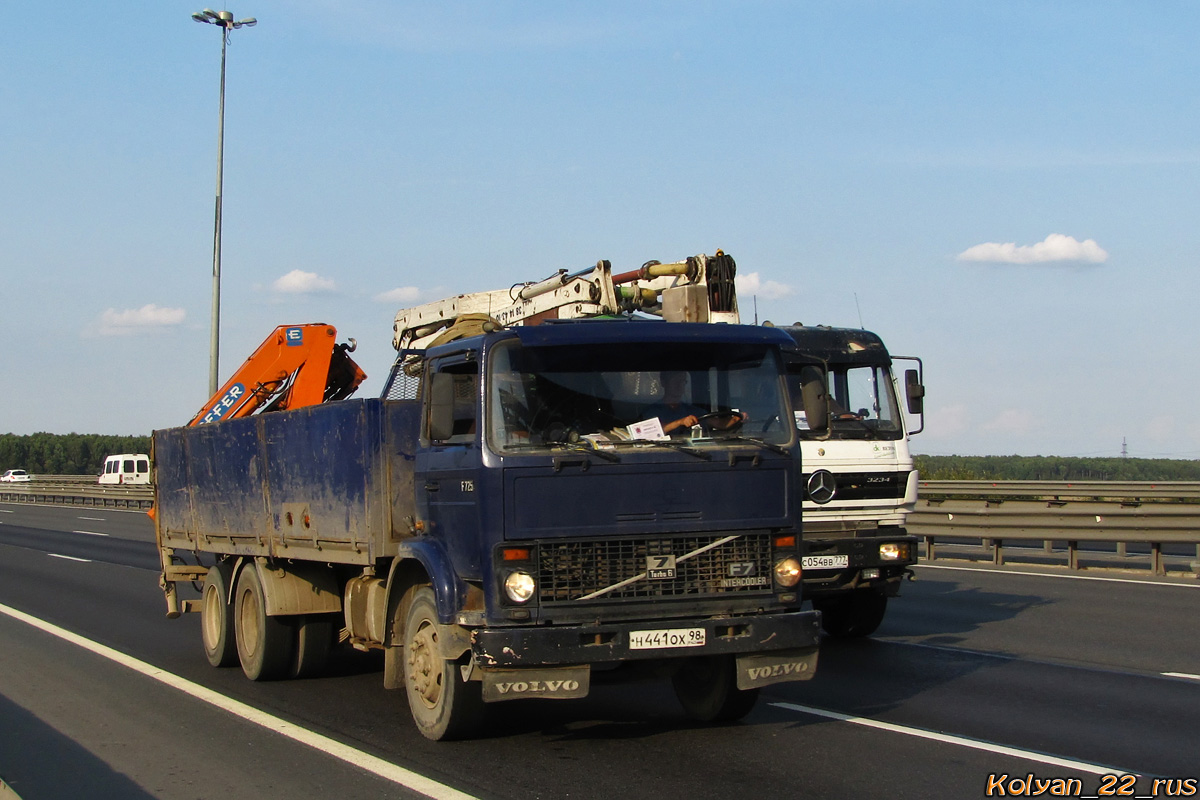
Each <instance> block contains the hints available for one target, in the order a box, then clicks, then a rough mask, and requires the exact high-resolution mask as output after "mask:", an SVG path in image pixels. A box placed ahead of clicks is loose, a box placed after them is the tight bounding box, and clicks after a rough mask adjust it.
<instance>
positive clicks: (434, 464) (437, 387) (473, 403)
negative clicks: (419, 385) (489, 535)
mask: <svg viewBox="0 0 1200 800" xmlns="http://www.w3.org/2000/svg"><path fill="white" fill-rule="evenodd" d="M428 369H429V372H428V374H427V381H426V386H427V387H428V391H427V392H426V393H425V403H424V409H423V412H424V414H423V418H424V421H423V435H422V439H424V441H425V444H426V446H425V447H422V448H421V450H420V451H419V452H418V455H417V463H416V481H415V484H416V485H415V489H416V500H417V511H418V513H419V514H421V516H422V518H423V519H425V520H426V526H427V528H426V529H427V530H428V531H429V532H430V534H431V535H432V536H434V537H435V538H436V539H437V540H439V541H440V542H441V543H442V544H443V545H444V546H445V547H446V549H447V551H448V553H449V555H450V557H451V559H452V561H453V563H454V565H455V567H456V569H457V570H458V572H459V574H460V575H462V576H463V577H475V578H478V577H479V576H480V574H481V573H480V549H481V548H480V536H479V534H480V516H479V505H480V503H479V490H480V489H481V488H482V486H481V484H482V481H481V480H480V478H481V475H480V471H481V469H482V464H483V459H482V450H481V447H482V445H481V442H480V435H481V430H482V427H483V426H482V424H481V419H482V418H481V416H480V409H481V406H482V400H481V395H480V375H479V360H478V358H476V357H475V353H473V352H469V353H461V354H456V355H454V356H449V357H445V358H441V359H435V360H433V361H431V362H430V364H429V366H428Z"/></svg>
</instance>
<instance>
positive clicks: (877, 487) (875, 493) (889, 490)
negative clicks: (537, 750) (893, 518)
mask: <svg viewBox="0 0 1200 800" xmlns="http://www.w3.org/2000/svg"><path fill="white" fill-rule="evenodd" d="M810 477H812V476H811V475H810V474H809V473H807V472H806V473H804V474H803V475H802V476H801V478H800V479H801V480H802V481H803V482H804V483H803V485H804V486H805V487H807V486H808V480H809V478H810ZM833 477H834V479H835V480H836V482H837V483H836V487H837V488H836V490H835V492H834V495H833V499H832V500H830V501H826V502H832V503H835V504H836V503H839V502H843V503H844V502H847V501H853V500H902V499H904V492H905V490H906V489H907V488H908V472H894V473H888V472H835V473H833ZM804 499H805V500H812V498H811V497H810V496H809V494H808V489H807V488H806V489H805V490H804Z"/></svg>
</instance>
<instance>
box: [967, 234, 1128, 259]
mask: <svg viewBox="0 0 1200 800" xmlns="http://www.w3.org/2000/svg"><path fill="white" fill-rule="evenodd" d="M958 260H959V261H990V262H993V263H999V264H1045V263H1047V262H1051V261H1087V262H1089V263H1092V264H1102V263H1104V262H1105V261H1107V260H1108V251H1106V250H1105V249H1104V248H1103V247H1101V246H1100V245H1098V244H1096V240H1095V239H1085V240H1083V241H1082V242H1080V241H1078V240H1076V239H1075V237H1074V236H1065V235H1064V234H1061V233H1052V234H1050V235H1049V236H1047V237H1046V238H1045V239H1044V240H1043V241H1040V242H1038V243H1037V244H1023V245H1020V246H1018V245H1017V244H1015V243H1013V242H1008V243H1006V244H1000V243H999V242H984V243H983V244H977V245H975V246H974V247H968V248H967V249H966V250H963V251H962V252H961V253H959V254H958Z"/></svg>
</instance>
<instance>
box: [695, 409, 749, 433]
mask: <svg viewBox="0 0 1200 800" xmlns="http://www.w3.org/2000/svg"><path fill="white" fill-rule="evenodd" d="M718 420H729V424H728V425H721V426H718V425H716V424H714V423H716V422H717V421H718ZM743 422H745V419H743V417H742V415H741V414H739V413H738V412H737V411H712V412H709V413H708V414H701V415H700V416H698V417H696V424H697V425H699V426H700V427H702V428H704V429H705V430H707V431H716V430H721V431H736V430H737V429H738V428H740V427H742V423H743Z"/></svg>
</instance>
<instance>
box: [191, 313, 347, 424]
mask: <svg viewBox="0 0 1200 800" xmlns="http://www.w3.org/2000/svg"><path fill="white" fill-rule="evenodd" d="M336 338H337V329H336V328H334V327H333V326H332V325H326V324H325V323H313V324H309V325H280V326H279V327H278V328H276V329H275V331H274V332H273V333H272V334H271V335H270V336H268V337H267V338H266V340H265V341H264V342H263V343H262V344H261V345H259V347H258V349H257V350H255V351H254V354H253V355H251V356H250V357H249V358H248V359H246V362H245V363H244V364H242V366H241V367H240V368H239V369H238V370H237V372H235V373H233V377H231V378H230V379H229V380H228V381H226V383H225V385H224V386H222V387H221V388H220V389H219V390H217V393H216V394H214V395H213V396H212V397H210V398H209V399H208V402H207V403H205V404H204V406H203V407H202V408H201V409H200V411H198V412H197V413H196V416H194V417H192V419H191V421H190V422H189V423H188V425H189V426H192V425H202V424H204V423H206V422H216V421H218V420H222V419H233V418H235V417H247V416H250V415H251V414H253V413H255V412H263V411H283V410H284V409H288V408H300V407H302V406H313V405H320V404H321V403H328V402H331V401H333V400H342V399H344V398H346V397H349V396H350V395H351V394H353V393H354V390H355V389H357V388H358V387H359V385H360V384H361V383H362V382H363V381H364V380H366V378H367V376H366V373H364V372H363V371H362V370H361V369H360V368H359V366H358V364H356V363H354V360H353V359H351V358H350V356H349V355H348V354H349V352H350V351H352V350H353V349H354V345H353V341H354V340H353V339H351V344H349V345H346V344H336Z"/></svg>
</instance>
